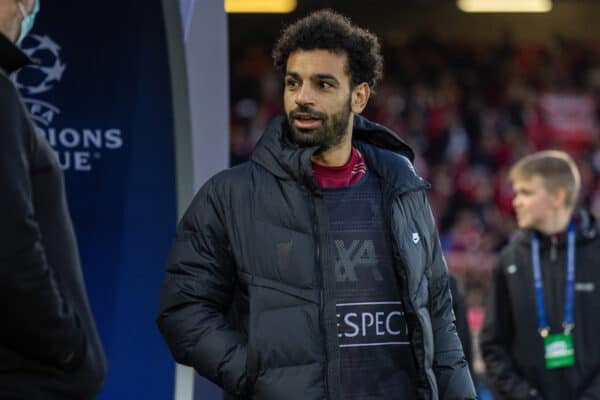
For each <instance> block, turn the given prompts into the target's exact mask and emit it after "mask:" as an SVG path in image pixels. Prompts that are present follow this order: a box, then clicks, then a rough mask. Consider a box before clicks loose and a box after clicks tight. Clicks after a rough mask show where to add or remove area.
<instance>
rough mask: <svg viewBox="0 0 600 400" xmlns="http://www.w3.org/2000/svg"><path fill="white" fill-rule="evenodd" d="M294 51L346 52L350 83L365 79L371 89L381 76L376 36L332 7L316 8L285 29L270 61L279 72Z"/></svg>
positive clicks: (283, 71) (379, 47)
mask: <svg viewBox="0 0 600 400" xmlns="http://www.w3.org/2000/svg"><path fill="white" fill-rule="evenodd" d="M296 50H331V51H332V52H336V53H337V52H342V53H344V52H345V53H346V54H347V55H348V71H347V72H348V73H349V75H350V79H351V81H352V86H356V85H358V84H360V83H362V82H367V83H368V84H369V86H370V87H371V89H374V88H375V85H376V84H377V83H378V82H379V80H380V79H381V77H382V76H383V56H382V55H381V46H380V44H379V40H378V39H377V36H375V35H374V34H372V33H371V32H369V31H367V30H366V29H363V28H360V27H358V26H356V25H354V24H352V22H351V21H350V20H349V19H348V18H347V17H344V16H343V15H340V14H338V13H336V12H334V11H332V10H328V9H325V10H319V11H315V12H313V13H312V14H310V15H308V16H306V17H304V18H302V19H300V20H298V21H296V22H295V23H293V24H292V25H290V26H288V27H287V28H286V29H284V31H283V32H282V34H281V37H280V38H279V40H278V41H277V43H276V44H275V47H274V49H273V63H274V65H275V68H276V69H277V71H279V72H280V73H281V74H282V75H284V74H285V73H286V67H287V61H288V57H289V56H290V54H291V53H293V52H294V51H296Z"/></svg>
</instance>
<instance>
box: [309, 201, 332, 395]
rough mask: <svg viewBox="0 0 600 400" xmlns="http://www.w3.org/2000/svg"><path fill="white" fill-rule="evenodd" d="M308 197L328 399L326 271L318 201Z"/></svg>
mask: <svg viewBox="0 0 600 400" xmlns="http://www.w3.org/2000/svg"><path fill="white" fill-rule="evenodd" d="M308 195H309V196H311V202H310V204H311V206H312V212H313V233H314V237H315V258H316V267H317V270H319V271H318V273H317V274H316V275H317V277H318V279H319V284H320V286H321V288H320V292H319V293H320V294H319V296H320V304H319V309H320V310H319V325H320V326H321V329H322V330H323V347H324V354H325V392H326V393H327V397H330V393H329V345H328V344H329V341H328V340H327V327H326V326H325V294H324V292H325V285H324V279H323V276H322V273H323V272H322V271H324V269H323V268H322V265H321V239H320V230H319V224H318V219H319V217H318V215H317V204H316V203H317V200H316V199H315V195H314V194H313V193H311V192H310V191H309V192H308Z"/></svg>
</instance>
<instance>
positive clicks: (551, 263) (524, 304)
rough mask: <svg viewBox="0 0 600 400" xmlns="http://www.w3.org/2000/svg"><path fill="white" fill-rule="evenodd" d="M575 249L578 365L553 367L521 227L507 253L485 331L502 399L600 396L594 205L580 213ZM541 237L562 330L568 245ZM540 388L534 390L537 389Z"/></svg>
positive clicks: (548, 295)
mask: <svg viewBox="0 0 600 400" xmlns="http://www.w3.org/2000/svg"><path fill="white" fill-rule="evenodd" d="M578 220H579V226H578V230H577V239H576V248H575V260H576V267H575V304H574V309H573V316H574V320H575V328H574V329H573V332H572V335H573V346H574V348H575V365H574V366H573V367H569V368H558V369H550V370H549V369H546V367H545V362H544V344H543V340H542V338H541V337H540V334H539V333H538V331H537V330H538V319H537V310H536V298H535V288H534V281H533V271H532V265H531V236H530V232H528V231H520V232H518V233H517V234H516V235H515V237H514V238H513V239H512V240H511V242H510V243H509V244H508V245H507V246H506V248H505V249H504V250H503V251H502V253H501V254H500V257H499V259H498V263H497V265H496V267H495V269H494V272H493V279H492V290H491V293H490V297H489V302H488V307H487V310H486V319H485V322H484V326H483V329H482V332H481V341H480V343H481V352H482V355H483V358H484V361H485V366H486V375H487V376H488V379H489V380H490V383H491V384H492V386H493V388H494V390H495V391H496V392H497V395H498V398H499V399H511V400H520V399H531V398H535V397H534V396H532V394H531V393H535V392H537V393H538V394H539V396H540V397H539V398H541V399H545V400H572V399H582V400H583V399H600V341H599V340H598V333H597V331H598V326H599V322H600V263H599V261H598V251H599V250H600V230H599V227H598V224H597V222H596V221H595V220H594V218H593V217H592V216H591V215H590V214H589V213H587V212H585V211H581V212H580V213H579V218H578ZM564 236H566V235H563V237H561V238H560V239H558V240H555V241H554V243H552V241H551V240H550V239H549V238H547V237H541V238H540V263H541V267H542V276H543V283H544V297H545V303H546V314H547V318H548V323H549V324H550V328H551V333H560V332H562V322H563V318H564V298H565V277H566V260H567V256H566V251H567V249H566V244H565V238H564ZM532 389H534V391H532Z"/></svg>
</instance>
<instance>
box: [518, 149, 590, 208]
mask: <svg viewBox="0 0 600 400" xmlns="http://www.w3.org/2000/svg"><path fill="white" fill-rule="evenodd" d="M535 175H537V176H539V177H540V178H542V180H543V181H544V187H545V188H546V190H547V191H548V192H550V193H552V192H554V191H555V190H556V189H559V188H562V189H565V192H566V196H565V206H566V207H567V208H569V209H571V210H572V209H574V208H575V205H576V204H577V200H578V198H579V189H580V188H581V176H580V175H579V170H578V169H577V165H575V161H573V159H572V158H571V156H569V155H568V154H567V153H565V152H564V151H559V150H544V151H539V152H537V153H533V154H530V155H528V156H525V157H523V158H522V159H520V160H519V161H518V162H517V163H515V165H513V166H512V167H511V169H510V171H509V178H510V180H511V181H512V182H514V181H515V180H519V179H530V178H532V177H533V176H535Z"/></svg>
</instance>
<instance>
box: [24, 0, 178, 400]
mask: <svg viewBox="0 0 600 400" xmlns="http://www.w3.org/2000/svg"><path fill="white" fill-rule="evenodd" d="M22 47H23V49H24V50H25V51H26V52H27V53H29V54H30V56H31V57H33V58H34V59H36V60H37V61H38V63H39V64H38V65H36V66H33V67H28V68H25V69H23V70H21V71H20V72H19V73H18V74H16V75H15V76H14V77H13V78H14V81H15V83H16V84H17V86H18V87H19V89H20V90H21V93H22V95H23V97H24V99H25V102H26V105H27V106H28V108H29V110H30V112H31V113H32V115H33V117H34V119H35V120H36V123H37V124H38V126H39V128H40V131H41V134H44V135H45V136H46V137H47V138H48V140H49V141H50V143H51V145H52V146H53V147H54V149H55V150H56V152H57V156H58V158H59V161H60V163H61V166H62V167H63V169H64V170H65V177H66V185H67V191H68V199H69V207H70V209H71V214H72V217H73V222H74V224H75V229H76V232H77V237H78V241H79V248H80V252H81V259H82V266H83V270H84V274H85V280H86V284H87V288H88V294H89V296H90V302H91V305H92V309H93V310H94V313H95V317H96V321H97V324H98V329H99V332H100V336H101V338H102V341H103V344H104V346H105V350H106V353H107V357H108V376H107V380H106V384H105V387H104V390H103V392H102V394H101V395H100V396H99V399H107V400H108V399H110V400H114V399H142V398H143V399H160V400H165V399H170V398H172V395H173V378H174V365H173V362H172V359H171V357H170V355H169V353H168V350H167V348H166V346H165V345H164V343H163V341H162V340H161V338H160V336H159V333H158V331H157V329H156V326H155V324H154V318H155V313H156V310H157V306H158V294H159V288H160V283H161V281H162V277H163V272H164V265H165V260H166V256H167V254H168V249H169V246H170V242H171V239H172V236H173V232H174V229H175V221H176V203H175V171H174V165H175V163H174V146H173V113H172V107H171V92H170V77H169V70H168V56H167V51H166V38H165V31H164V23H163V16H162V9H161V5H160V1H159V0H145V1H144V2H139V1H134V0H103V1H94V2H86V3H85V7H84V6H83V5H82V2H81V1H80V0H62V1H60V2H50V1H47V2H44V1H43V2H42V4H41V10H40V13H39V16H38V20H37V21H36V26H35V28H34V30H33V32H32V34H31V35H30V36H29V37H28V38H27V39H26V40H25V41H24V42H23V46H22Z"/></svg>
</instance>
